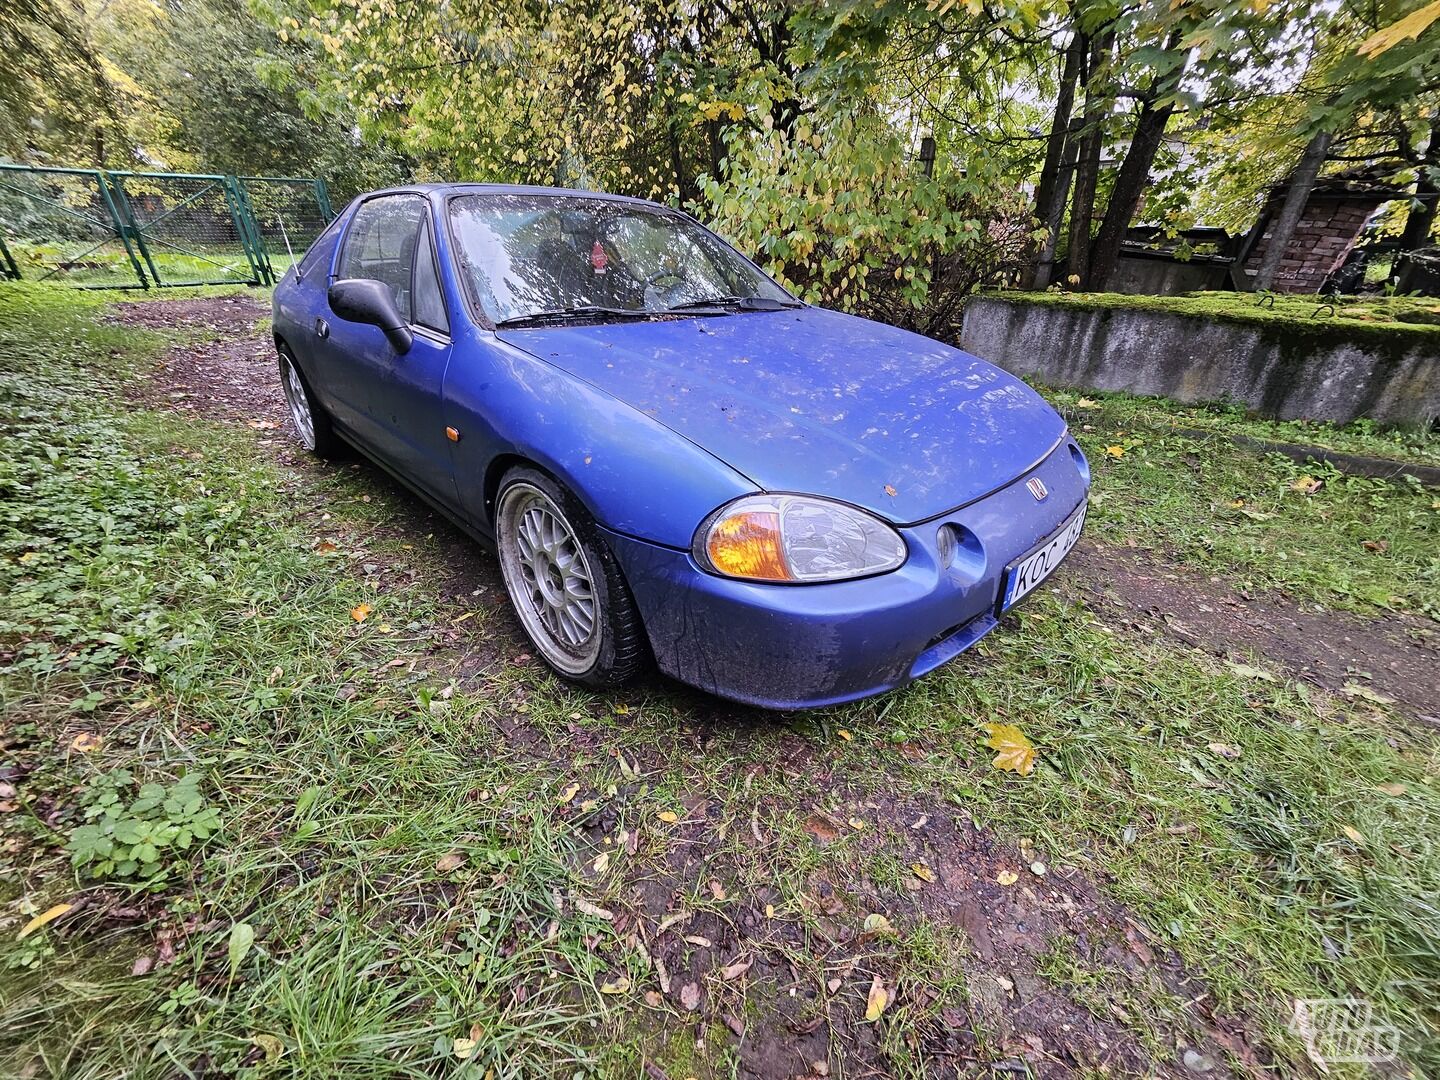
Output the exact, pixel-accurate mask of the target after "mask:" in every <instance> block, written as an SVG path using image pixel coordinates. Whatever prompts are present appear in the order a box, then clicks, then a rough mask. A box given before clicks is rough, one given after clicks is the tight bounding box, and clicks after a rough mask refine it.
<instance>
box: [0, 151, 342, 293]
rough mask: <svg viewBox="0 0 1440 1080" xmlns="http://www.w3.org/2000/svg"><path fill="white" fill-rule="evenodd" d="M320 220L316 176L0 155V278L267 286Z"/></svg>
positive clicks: (326, 210)
mask: <svg viewBox="0 0 1440 1080" xmlns="http://www.w3.org/2000/svg"><path fill="white" fill-rule="evenodd" d="M332 217H334V213H333V211H332V210H331V208H330V201H329V197H328V193H327V192H326V189H325V182H324V181H323V180H320V179H311V178H295V177H263V176H257V177H246V178H244V179H243V180H242V179H240V178H238V177H235V176H222V175H218V174H214V175H207V174H196V173H157V172H113V171H107V170H100V169H62V168H52V167H48V166H28V165H8V164H3V163H0V278H14V279H24V280H40V281H54V282H59V283H62V284H66V285H72V286H76V287H79V288H92V289H94V288H122V289H124V288H130V289H133V288H142V289H148V288H153V287H165V286H177V285H217V284H242V285H270V284H273V283H274V282H275V281H276V280H278V275H279V273H283V272H284V270H285V268H286V267H288V266H289V265H290V262H291V257H290V252H294V253H295V256H296V257H298V255H299V254H300V253H301V252H303V251H304V250H305V249H306V248H307V247H308V246H309V244H310V242H311V241H312V240H314V239H315V237H316V236H318V235H319V233H320V231H321V230H322V229H323V228H324V227H325V225H326V224H327V223H328V222H329V221H330V219H331V218H332Z"/></svg>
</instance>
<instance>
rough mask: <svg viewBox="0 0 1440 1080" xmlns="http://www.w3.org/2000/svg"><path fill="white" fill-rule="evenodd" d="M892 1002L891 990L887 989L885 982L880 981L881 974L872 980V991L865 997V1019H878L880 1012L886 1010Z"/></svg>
mask: <svg viewBox="0 0 1440 1080" xmlns="http://www.w3.org/2000/svg"><path fill="white" fill-rule="evenodd" d="M889 1004H890V992H889V991H888V990H886V989H885V984H884V983H883V982H881V981H880V976H879V975H876V976H875V978H873V979H871V980H870V993H869V994H868V995H867V996H866V998H865V1019H866V1020H869V1021H872V1022H873V1021H876V1020H879V1019H880V1014H881V1013H883V1012H884V1011H885V1006H887V1005H889Z"/></svg>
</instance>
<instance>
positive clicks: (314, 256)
mask: <svg viewBox="0 0 1440 1080" xmlns="http://www.w3.org/2000/svg"><path fill="white" fill-rule="evenodd" d="M343 220H344V218H343V215H342V216H341V217H337V218H336V219H335V220H334V221H332V222H330V224H329V225H326V226H325V229H324V231H323V232H321V233H320V235H319V236H317V237H316V238H315V242H314V243H313V244H311V245H310V249H309V250H308V251H306V252H305V257H304V258H302V259H301V260H300V266H299V267H298V268H297V269H296V271H295V273H296V276H297V277H304V276H305V275H306V274H308V273H310V271H311V270H313V269H315V268H316V267H319V266H324V265H326V264H328V263H329V261H330V255H331V253H333V252H334V250H335V238H336V237H337V236H339V235H340V222H341V221H343Z"/></svg>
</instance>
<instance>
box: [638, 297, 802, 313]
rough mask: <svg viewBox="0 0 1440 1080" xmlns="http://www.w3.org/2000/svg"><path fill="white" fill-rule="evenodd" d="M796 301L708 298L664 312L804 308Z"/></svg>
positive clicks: (688, 301)
mask: <svg viewBox="0 0 1440 1080" xmlns="http://www.w3.org/2000/svg"><path fill="white" fill-rule="evenodd" d="M804 306H805V305H804V304H802V303H800V301H798V300H776V299H774V298H773V297H769V296H709V297H706V298H705V299H704V300H687V301H685V303H683V304H672V305H671V306H670V307H668V308H666V309H665V310H666V311H690V310H692V309H693V308H709V307H713V308H727V307H733V308H739V309H740V310H741V311H783V310H784V309H785V308H796V307H804Z"/></svg>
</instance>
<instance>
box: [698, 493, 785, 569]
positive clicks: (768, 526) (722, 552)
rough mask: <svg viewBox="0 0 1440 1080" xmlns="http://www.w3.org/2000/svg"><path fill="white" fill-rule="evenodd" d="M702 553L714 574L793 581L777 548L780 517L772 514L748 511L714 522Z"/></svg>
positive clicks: (782, 555)
mask: <svg viewBox="0 0 1440 1080" xmlns="http://www.w3.org/2000/svg"><path fill="white" fill-rule="evenodd" d="M705 554H706V555H707V556H709V558H710V565H711V566H713V567H714V568H715V570H716V571H718V572H719V573H721V574H728V575H729V576H731V577H738V578H754V579H758V580H761V581H793V580H795V578H794V575H793V574H791V573H790V567H789V566H788V565H787V564H786V562H785V555H784V552H783V551H782V550H781V547H780V515H779V514H777V513H775V512H773V511H769V510H754V511H748V512H745V513H740V514H734V515H732V516H730V517H728V518H725V519H723V520H721V521H719V522H717V523H716V525H715V527H714V528H713V529H711V530H710V536H709V538H708V539H707V541H706V544H705Z"/></svg>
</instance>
